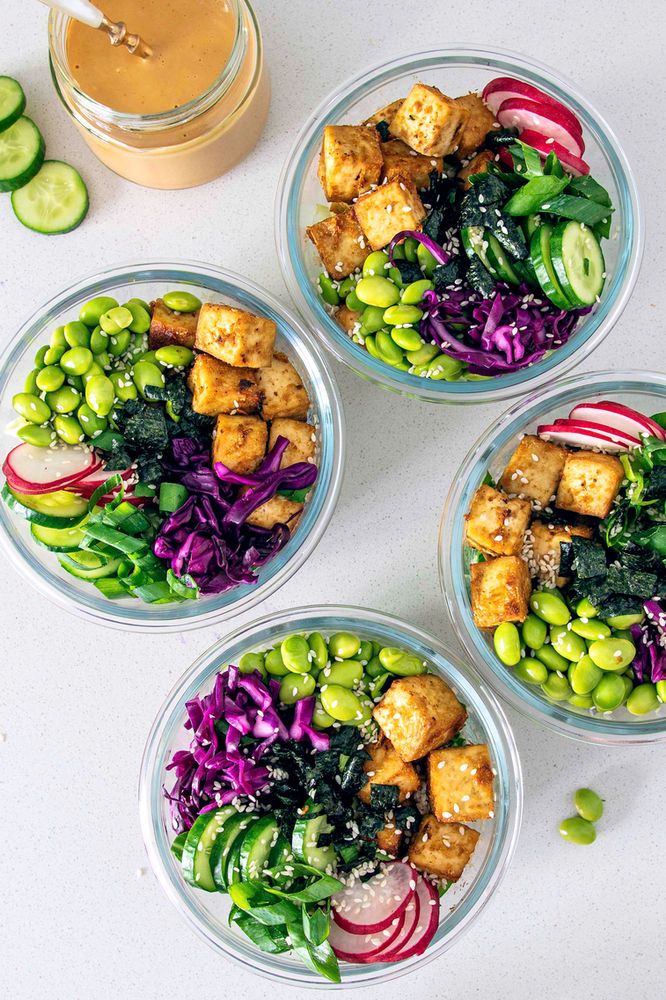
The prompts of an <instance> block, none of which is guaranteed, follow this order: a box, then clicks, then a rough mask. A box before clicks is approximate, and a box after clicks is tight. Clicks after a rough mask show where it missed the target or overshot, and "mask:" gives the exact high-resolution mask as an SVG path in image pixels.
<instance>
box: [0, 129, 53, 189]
mask: <svg viewBox="0 0 666 1000" xmlns="http://www.w3.org/2000/svg"><path fill="white" fill-rule="evenodd" d="M43 163H44V140H43V138H42V133H41V132H40V131H39V129H38V128H37V126H36V125H35V123H34V122H33V121H32V120H31V119H30V118H19V119H18V121H15V122H14V124H13V125H10V126H9V128H8V129H5V131H4V132H0V191H16V190H17V188H21V187H23V186H24V185H25V184H27V183H28V181H30V180H32V178H33V177H34V176H35V175H36V174H37V172H38V171H39V170H40V169H41V166H42V164H43Z"/></svg>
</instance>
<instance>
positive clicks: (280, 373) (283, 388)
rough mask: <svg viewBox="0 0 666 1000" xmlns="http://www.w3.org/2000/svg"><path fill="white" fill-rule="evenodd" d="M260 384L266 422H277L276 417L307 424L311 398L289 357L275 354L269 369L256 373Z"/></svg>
mask: <svg viewBox="0 0 666 1000" xmlns="http://www.w3.org/2000/svg"><path fill="white" fill-rule="evenodd" d="M257 380H258V382H259V388H260V389H261V392H262V395H263V402H262V404H261V412H262V413H263V415H264V419H265V420H274V419H275V417H294V418H295V419H296V420H305V418H306V417H307V415H308V410H309V408H310V397H309V396H308V393H307V389H306V388H305V386H304V385H303V381H302V379H301V376H300V375H299V374H298V372H297V371H296V369H295V368H294V366H293V365H292V364H291V363H290V361H289V358H288V357H287V355H286V354H282V353H280V352H279V351H278V352H277V353H276V354H274V355H273V363H272V364H271V365H270V367H269V368H262V369H261V371H259V372H257Z"/></svg>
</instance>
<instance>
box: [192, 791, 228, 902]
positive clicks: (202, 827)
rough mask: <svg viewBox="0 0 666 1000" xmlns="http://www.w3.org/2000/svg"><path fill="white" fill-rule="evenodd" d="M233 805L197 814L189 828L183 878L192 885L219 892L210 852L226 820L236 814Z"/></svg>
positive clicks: (206, 890) (207, 890)
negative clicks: (211, 867) (211, 864)
mask: <svg viewBox="0 0 666 1000" xmlns="http://www.w3.org/2000/svg"><path fill="white" fill-rule="evenodd" d="M235 812H236V810H235V809H234V807H233V806H223V807H222V809H216V810H215V812H207V813H203V814H202V815H201V816H197V818H196V819H195V821H194V823H193V824H192V826H191V827H190V829H189V832H188V834H187V837H186V838H185V843H184V845H183V856H182V859H181V862H180V863H181V867H182V871H183V878H184V879H185V881H186V882H189V884H190V885H193V886H195V887H196V888H197V889H203V890H204V891H205V892H217V886H216V885H215V882H214V881H213V873H212V871H211V869H210V854H211V851H212V849H213V844H214V843H215V841H216V839H217V837H218V836H219V835H220V834H221V832H222V830H223V829H224V821H225V819H228V818H229V816H231V815H233V814H235Z"/></svg>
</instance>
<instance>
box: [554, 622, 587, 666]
mask: <svg viewBox="0 0 666 1000" xmlns="http://www.w3.org/2000/svg"><path fill="white" fill-rule="evenodd" d="M550 641H551V644H552V646H553V649H554V650H555V651H556V652H557V653H559V654H560V656H563V657H564V658H565V660H573V662H574V663H577V662H578V660H581V659H582V658H583V657H584V656H585V655H586V654H587V645H586V643H585V640H584V639H583V638H582V636H580V635H576V633H575V632H572V631H570V629H568V628H564V627H561V628H551V630H550Z"/></svg>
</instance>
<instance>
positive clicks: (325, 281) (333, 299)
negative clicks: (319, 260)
mask: <svg viewBox="0 0 666 1000" xmlns="http://www.w3.org/2000/svg"><path fill="white" fill-rule="evenodd" d="M318 281H319V294H320V295H321V297H322V299H323V300H324V302H325V303H326V304H327V305H329V306H337V305H339V303H340V296H339V295H338V290H337V288H336V286H335V282H334V281H333V279H332V278H330V277H329V276H328V274H326V273H325V272H324V271H322V272H321V274H320V275H319V278H318Z"/></svg>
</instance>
